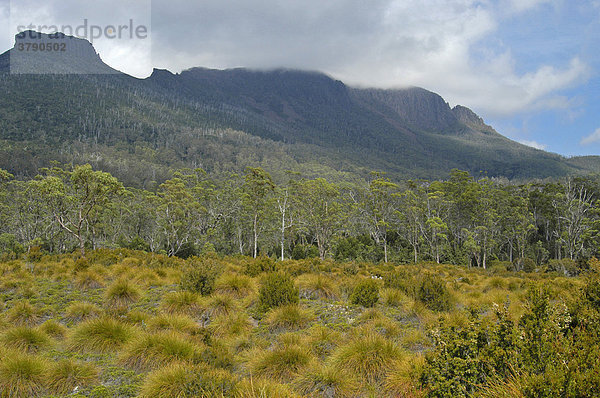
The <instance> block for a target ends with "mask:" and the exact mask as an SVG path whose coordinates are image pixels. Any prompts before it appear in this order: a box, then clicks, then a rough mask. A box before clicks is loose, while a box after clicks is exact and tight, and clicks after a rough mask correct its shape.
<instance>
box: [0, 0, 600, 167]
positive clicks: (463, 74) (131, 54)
mask: <svg viewBox="0 0 600 398" xmlns="http://www.w3.org/2000/svg"><path fill="white" fill-rule="evenodd" d="M85 20H87V21H88V24H89V25H92V24H94V25H97V26H100V27H103V28H105V27H107V26H113V25H114V26H117V25H119V24H126V23H128V22H129V20H133V21H135V24H136V25H144V26H146V27H148V28H149V29H148V31H149V34H148V36H147V37H145V38H143V39H140V38H131V37H129V38H122V39H120V40H115V39H108V38H106V37H99V38H95V39H94V46H95V47H96V49H97V51H98V52H99V54H100V56H101V57H102V58H103V60H104V61H105V62H106V63H108V64H109V65H110V66H112V67H114V68H116V69H119V70H121V71H123V72H126V73H129V74H131V75H134V76H137V77H142V78H143V77H146V76H148V75H149V74H150V73H151V72H152V68H153V67H155V68H162V69H168V70H170V71H172V72H180V71H182V70H185V69H188V68H191V67H195V66H204V67H211V68H219V69H224V68H232V67H249V68H277V67H285V68H296V69H306V70H316V71H321V72H324V73H327V74H329V75H330V76H332V77H334V78H336V79H339V80H342V81H343V82H345V83H346V84H349V85H352V86H358V87H380V88H402V87H409V86H419V87H423V88H426V89H428V90H430V91H434V92H436V93H438V94H440V95H441V96H442V97H444V99H445V100H446V101H448V102H449V104H450V105H451V106H454V105H457V104H460V105H464V106H467V107H469V108H471V109H473V110H474V111H475V112H476V113H478V114H479V115H480V116H482V117H483V118H484V120H485V121H486V122H487V123H488V124H491V125H492V126H493V127H494V128H496V130H497V131H498V132H500V133H501V134H503V135H505V136H507V137H509V138H511V139H514V140H516V141H519V142H522V143H525V144H527V145H530V146H534V147H537V148H541V149H545V150H548V151H551V152H556V153H560V154H562V155H566V156H574V155H592V154H595V155H600V51H599V49H600V48H599V45H600V0H369V1H365V0H285V1H284V0H198V1H189V0H168V1H165V0H97V1H94V2H87V1H86V2H82V1H80V0H45V1H43V2H42V1H36V0H13V1H12V2H11V1H9V0H0V29H2V30H0V52H3V51H4V50H8V49H9V48H11V47H12V45H13V43H14V34H15V33H17V30H18V29H17V26H18V25H26V24H34V25H36V26H38V27H39V26H41V25H51V24H57V25H58V24H67V25H68V26H72V27H77V26H81V25H82V24H83V21H85ZM88 36H89V35H88ZM88 38H89V37H88Z"/></svg>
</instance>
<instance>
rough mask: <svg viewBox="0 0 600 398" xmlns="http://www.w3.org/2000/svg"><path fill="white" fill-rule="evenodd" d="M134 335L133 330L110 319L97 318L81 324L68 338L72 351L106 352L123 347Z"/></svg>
mask: <svg viewBox="0 0 600 398" xmlns="http://www.w3.org/2000/svg"><path fill="white" fill-rule="evenodd" d="M133 335H134V329H133V328H132V327H131V326H129V325H127V324H125V323H122V322H119V321H117V320H115V319H112V318H98V319H92V320H89V321H86V322H83V323H81V324H79V326H77V328H75V329H74V331H73V333H72V335H71V336H70V338H69V346H70V348H71V349H72V350H75V351H80V352H107V351H113V350H116V349H118V348H120V347H121V346H122V345H124V344H125V343H126V342H127V341H129V339H131V338H132V337H133Z"/></svg>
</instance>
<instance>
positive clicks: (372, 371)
mask: <svg viewBox="0 0 600 398" xmlns="http://www.w3.org/2000/svg"><path fill="white" fill-rule="evenodd" d="M403 355H404V353H403V352H402V350H401V349H400V347H399V346H398V345H396V344H395V343H394V342H392V341H390V340H388V339H386V338H385V337H383V336H381V335H379V334H377V333H374V332H372V331H368V330H365V331H364V333H361V334H360V335H359V336H357V337H355V338H354V339H353V340H351V341H350V342H348V343H347V344H345V345H343V346H340V347H339V348H338V349H337V350H336V351H335V352H334V353H333V355H332V357H331V362H330V364H331V365H332V366H334V367H336V368H338V369H344V370H346V371H347V372H348V373H350V374H352V375H356V376H358V377H361V378H363V379H364V380H366V381H367V382H368V383H377V382H379V381H381V380H382V379H383V377H384V376H385V373H386V372H387V370H388V367H389V364H390V363H392V362H393V361H396V360H399V359H401V358H402V356H403Z"/></svg>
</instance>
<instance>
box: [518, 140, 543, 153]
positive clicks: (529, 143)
mask: <svg viewBox="0 0 600 398" xmlns="http://www.w3.org/2000/svg"><path fill="white" fill-rule="evenodd" d="M518 142H519V143H521V144H523V145H527V146H530V147H532V148H535V149H541V150H542V151H545V150H546V148H548V146H547V145H546V144H540V143H539V142H536V141H529V140H520V141H518Z"/></svg>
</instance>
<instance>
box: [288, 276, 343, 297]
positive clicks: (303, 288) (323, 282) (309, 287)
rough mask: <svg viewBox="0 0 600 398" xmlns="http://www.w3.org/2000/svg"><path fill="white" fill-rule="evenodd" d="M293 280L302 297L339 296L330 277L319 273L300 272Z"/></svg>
mask: <svg viewBox="0 0 600 398" xmlns="http://www.w3.org/2000/svg"><path fill="white" fill-rule="evenodd" d="M295 282H296V286H297V287H298V289H299V290H300V296H301V297H303V298H308V299H322V300H334V299H336V298H338V297H339V291H338V289H337V287H336V285H335V281H333V280H332V279H331V277H328V276H325V275H321V274H302V275H300V276H299V277H297V278H296V281H295Z"/></svg>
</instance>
